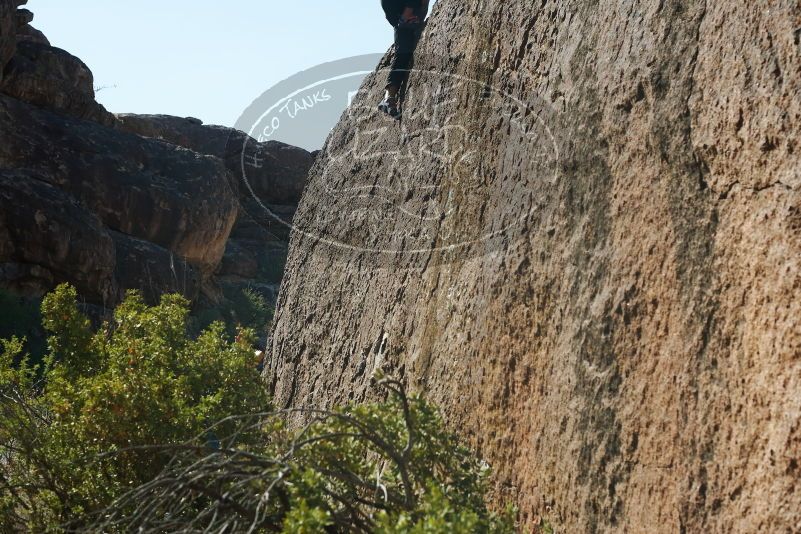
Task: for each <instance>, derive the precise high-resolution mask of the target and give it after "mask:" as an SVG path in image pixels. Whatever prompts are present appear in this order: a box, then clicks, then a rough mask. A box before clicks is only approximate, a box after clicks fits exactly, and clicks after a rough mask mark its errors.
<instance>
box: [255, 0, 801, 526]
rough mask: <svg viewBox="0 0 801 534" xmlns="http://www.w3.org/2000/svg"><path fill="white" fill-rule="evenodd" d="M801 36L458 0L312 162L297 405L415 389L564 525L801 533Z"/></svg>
mask: <svg viewBox="0 0 801 534" xmlns="http://www.w3.org/2000/svg"><path fill="white" fill-rule="evenodd" d="M799 20H801V8H799V6H798V4H797V2H794V1H788V0H772V1H763V2H757V3H756V4H755V3H754V2H750V1H745V0H736V1H732V2H718V3H715V2H704V1H692V0H687V1H678V0H668V1H665V0H643V1H640V2H629V1H622V0H621V1H604V2H580V1H564V0H543V1H542V2H533V3H532V2H524V1H508V0H504V1H501V0H485V1H481V2H479V1H478V0H472V1H468V2H463V1H457V0H440V2H438V3H437V5H436V8H435V12H434V15H433V17H432V20H431V22H430V24H429V26H428V28H427V30H426V34H425V36H424V38H423V40H422V42H421V44H420V47H419V49H418V50H419V52H418V54H417V56H418V57H417V65H416V68H417V69H419V72H417V73H415V74H414V75H413V76H412V77H411V81H410V85H409V89H408V91H407V94H406V97H405V108H406V112H405V118H404V120H403V121H402V122H401V123H400V124H395V123H391V121H388V120H387V119H385V118H384V117H381V116H378V115H376V114H373V113H372V112H371V111H367V112H365V113H361V112H360V110H361V109H362V105H363V107H364V109H368V110H371V109H372V107H373V105H374V103H375V102H377V101H378V99H379V98H380V93H381V90H382V87H383V81H384V80H383V76H380V75H376V76H372V77H370V78H368V80H367V81H366V83H365V86H364V88H363V91H362V94H361V95H359V96H358V97H357V99H356V103H355V105H354V106H353V107H352V108H351V111H350V113H349V114H347V115H346V116H345V117H343V120H342V121H341V122H340V124H339V125H338V126H337V128H336V129H335V130H334V131H333V133H332V135H331V137H330V138H329V141H328V143H327V146H326V148H325V150H324V151H323V154H322V155H321V156H320V159H319V160H318V163H317V164H316V166H315V168H314V170H313V171H312V176H311V179H310V183H309V185H308V186H307V190H306V193H305V194H304V198H303V200H302V202H301V205H300V207H299V211H298V213H297V215H296V219H295V225H296V231H295V233H294V234H293V238H292V244H291V250H290V257H289V260H288V265H287V274H286V277H285V279H284V283H283V286H282V290H281V295H280V298H279V303H278V306H279V310H278V315H277V320H276V326H275V331H274V341H273V346H272V358H271V362H272V365H271V368H270V369H268V371H267V372H268V376H267V379H268V382H269V384H270V386H271V388H272V390H273V391H274V393H275V396H276V399H277V401H278V402H279V403H281V404H282V405H286V406H300V405H306V404H332V403H337V402H341V401H346V400H348V399H355V400H362V399H364V398H366V397H369V396H370V395H372V394H373V393H372V390H371V389H370V385H369V383H370V377H371V374H372V371H373V370H374V369H376V368H379V367H383V368H386V369H387V370H389V371H390V372H394V373H396V374H399V375H402V376H404V377H405V380H406V381H407V382H409V384H410V385H411V386H412V387H413V388H415V389H417V390H419V391H422V392H424V393H425V394H426V395H427V396H428V397H429V398H431V399H433V400H435V401H438V402H440V403H442V405H443V406H444V409H445V411H446V414H447V417H448V419H449V421H450V423H451V424H452V425H453V426H454V428H457V429H460V430H461V431H462V432H463V433H464V434H465V435H466V436H467V437H468V438H469V439H470V441H471V442H472V443H473V444H474V445H475V446H476V447H477V448H478V450H479V451H480V452H481V453H482V454H483V455H484V456H485V457H486V458H487V459H488V460H489V461H490V463H491V464H492V465H493V466H494V468H495V472H496V474H497V477H498V489H499V492H500V493H499V499H511V500H513V501H515V502H516V503H517V504H518V505H519V506H520V507H521V512H522V514H523V517H524V519H525V520H526V521H528V522H529V524H532V523H535V522H536V519H535V518H536V517H537V516H538V515H540V514H543V515H546V516H548V517H549V519H550V521H551V523H553V524H554V525H556V526H557V528H558V530H559V531H560V532H721V533H723V532H796V531H798V530H799V529H801V486H799V480H800V479H801V467H799V466H801V298H799V297H801V191H799V187H801V170H800V169H801V144H800V143H799V141H801V133H800V132H801V99H799V96H798V95H799V94H801V48H800V45H799V35H801V33H800V32H799V30H798V28H799Z"/></svg>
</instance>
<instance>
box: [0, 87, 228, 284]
mask: <svg viewBox="0 0 801 534" xmlns="http://www.w3.org/2000/svg"><path fill="white" fill-rule="evenodd" d="M0 132H2V133H0V135H1V136H2V137H1V138H0V167H4V168H20V169H27V170H30V171H31V172H35V173H36V174H37V176H39V177H40V179H41V180H42V181H44V182H47V183H49V184H50V185H52V186H55V187H57V188H59V189H61V190H62V191H64V192H66V193H69V194H70V195H72V196H73V197H75V198H76V199H78V200H79V201H80V202H81V203H82V204H83V205H84V206H86V208H87V209H88V210H89V211H91V212H92V213H94V214H96V215H97V217H98V218H99V219H100V220H101V221H102V222H103V224H104V225H106V226H107V227H108V228H109V229H111V230H115V231H117V232H121V233H124V234H128V235H130V236H133V237H136V238H139V239H143V240H146V241H150V242H151V243H154V244H156V245H158V246H160V247H163V248H165V249H167V250H169V251H170V252H172V253H174V254H176V255H178V256H179V257H181V258H184V259H186V260H187V261H188V262H189V263H190V264H192V265H193V266H194V267H195V268H197V269H198V270H199V271H200V272H201V273H204V274H205V275H210V274H211V273H213V272H214V270H215V269H216V268H217V265H218V263H219V262H220V260H221V259H222V256H223V252H224V250H225V244H226V241H227V240H228V236H229V234H230V232H231V228H232V227H233V224H234V222H235V221H236V217H237V212H238V203H237V199H236V195H235V194H234V192H233V191H232V190H231V187H230V186H229V183H228V178H227V172H226V169H225V167H224V166H223V164H222V162H221V161H220V160H218V159H217V158H213V157H209V156H203V155H199V154H197V153H195V152H192V151H189V150H186V149H183V148H179V147H176V146H174V145H171V144H168V143H164V142H160V141H156V140H152V139H144V138H142V137H140V136H137V135H133V134H129V133H125V132H120V131H117V130H114V129H111V128H106V127H103V126H101V125H98V124H96V123H93V122H89V121H82V120H78V119H74V118H70V117H67V116H63V115H59V114H56V113H53V112H49V111H46V110H43V109H40V108H37V107H34V106H31V105H29V104H25V103H23V102H21V101H19V100H15V99H12V98H10V97H7V96H3V95H0Z"/></svg>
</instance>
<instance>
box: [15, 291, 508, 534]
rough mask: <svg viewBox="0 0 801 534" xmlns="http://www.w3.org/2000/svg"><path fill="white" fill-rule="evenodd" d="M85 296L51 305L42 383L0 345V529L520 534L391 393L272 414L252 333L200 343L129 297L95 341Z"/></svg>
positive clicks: (433, 419) (481, 471)
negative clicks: (80, 306) (363, 401)
mask: <svg viewBox="0 0 801 534" xmlns="http://www.w3.org/2000/svg"><path fill="white" fill-rule="evenodd" d="M75 298H76V294H75V290H74V289H72V288H71V287H69V286H62V287H59V288H58V289H57V290H56V291H55V292H53V293H52V294H50V295H48V296H47V297H46V298H45V300H44V302H43V305H42V317H43V323H44V326H45V328H46V329H47V331H48V333H49V335H50V337H49V353H48V356H47V358H46V360H45V363H44V368H43V369H42V370H41V371H39V372H37V370H36V369H35V368H34V366H33V365H31V364H30V363H29V361H28V359H27V358H26V357H24V356H23V344H22V342H21V341H20V340H19V339H17V338H12V339H10V340H6V341H3V342H2V347H1V348H2V355H0V491H2V493H0V531H3V532H13V531H20V530H27V531H35V532H63V531H73V530H75V531H81V532H143V533H144V532H153V533H156V532H159V533H161V532H195V531H209V532H294V533H304V532H309V533H312V532H315V533H316V532H382V533H390V532H393V533H410V534H411V533H439V532H443V533H444V532H456V533H460V532H464V533H468V532H469V533H472V532H511V531H512V527H511V524H512V523H511V521H510V519H509V514H506V515H502V516H497V515H494V514H492V513H490V511H489V510H488V509H487V507H486V505H485V502H484V498H485V496H486V491H487V474H488V473H487V471H488V470H487V469H486V467H485V466H483V465H482V464H481V463H480V462H478V461H477V460H476V459H475V458H474V457H473V456H472V455H471V454H470V452H469V451H468V450H467V449H466V448H464V447H463V446H461V445H460V444H459V442H458V440H457V439H456V438H455V436H453V435H452V434H450V433H448V432H447V431H445V430H444V425H443V424H442V421H441V419H440V417H439V415H438V413H437V411H436V410H435V409H434V408H433V407H432V406H431V405H429V404H427V403H426V402H424V401H423V400H422V399H420V398H414V397H411V398H410V397H408V396H407V395H406V393H405V391H404V390H403V388H402V387H401V385H400V384H399V383H397V382H394V381H391V380H381V381H380V383H381V384H382V385H383V386H384V387H385V388H387V390H388V391H389V398H388V400H387V401H386V402H383V403H377V404H370V405H363V406H349V407H346V408H342V409H337V410H333V411H324V410H300V411H286V410H285V411H275V412H273V411H269V403H268V399H267V397H266V395H265V393H264V388H263V385H262V384H261V382H260V379H259V377H258V373H257V372H256V371H255V363H256V362H254V361H253V351H252V348H251V347H252V341H253V337H252V335H253V333H252V331H248V330H240V331H239V333H238V335H237V336H236V339H235V340H233V341H231V340H230V339H229V338H228V336H227V335H226V333H225V328H224V326H223V325H222V324H221V323H214V324H212V325H211V326H209V328H207V329H206V330H204V331H203V332H202V333H201V334H200V335H198V336H197V337H196V338H191V337H189V336H187V333H186V332H187V318H188V311H187V310H188V303H187V302H186V301H185V300H184V299H183V298H182V297H180V296H176V295H168V296H165V297H163V298H162V300H161V302H160V304H159V305H157V306H154V307H148V306H146V305H145V303H144V302H143V300H142V299H141V297H140V296H139V295H137V294H136V293H131V294H129V296H128V298H127V299H126V300H125V301H124V303H123V304H121V305H120V306H119V308H118V309H117V310H116V311H115V314H114V321H113V323H111V324H107V325H104V326H103V327H101V328H100V329H98V330H97V331H93V330H92V328H91V327H90V323H89V321H88V319H87V318H86V317H84V316H83V315H82V314H81V313H79V312H78V310H77V308H76V305H75ZM291 421H294V422H295V423H299V422H300V421H306V424H305V426H300V427H299V428H298V427H296V426H293V425H291V424H290V422H291Z"/></svg>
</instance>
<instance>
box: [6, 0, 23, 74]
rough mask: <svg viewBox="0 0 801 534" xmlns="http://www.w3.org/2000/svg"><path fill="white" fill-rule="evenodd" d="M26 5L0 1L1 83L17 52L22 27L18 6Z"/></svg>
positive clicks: (16, 1) (14, 1)
mask: <svg viewBox="0 0 801 534" xmlns="http://www.w3.org/2000/svg"><path fill="white" fill-rule="evenodd" d="M24 3H25V2H24V1H20V0H0V83H2V81H3V76H4V71H5V67H6V65H7V64H8V62H9V61H11V58H12V57H14V53H15V52H16V50H17V30H18V28H19V27H20V21H19V18H18V14H17V6H19V5H20V4H24Z"/></svg>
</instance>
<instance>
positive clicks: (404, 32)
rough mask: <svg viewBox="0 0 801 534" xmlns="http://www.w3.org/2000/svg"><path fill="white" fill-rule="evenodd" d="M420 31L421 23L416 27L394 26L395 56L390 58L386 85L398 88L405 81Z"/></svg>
mask: <svg viewBox="0 0 801 534" xmlns="http://www.w3.org/2000/svg"><path fill="white" fill-rule="evenodd" d="M422 33H423V25H422V24H421V25H420V26H418V27H417V28H397V27H396V28H395V58H394V59H393V60H392V66H391V70H390V73H389V77H388V79H387V86H390V85H392V86H394V87H397V88H400V86H401V85H402V84H403V82H404V81H406V78H407V77H408V76H409V68H410V66H411V64H412V58H413V57H414V51H415V49H416V48H417V43H418V42H419V41H420V37H421V35H422Z"/></svg>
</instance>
